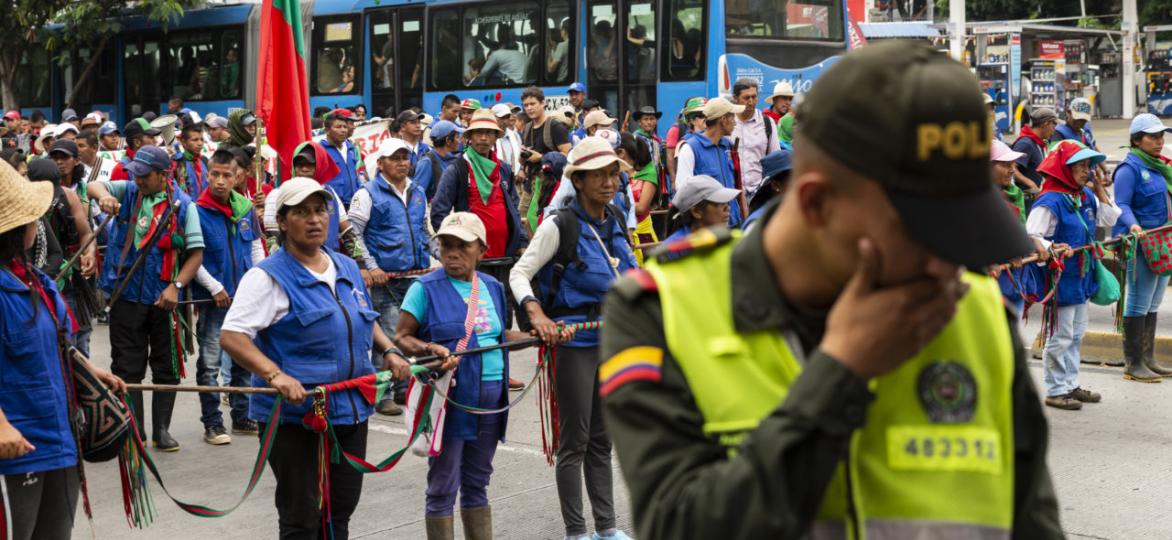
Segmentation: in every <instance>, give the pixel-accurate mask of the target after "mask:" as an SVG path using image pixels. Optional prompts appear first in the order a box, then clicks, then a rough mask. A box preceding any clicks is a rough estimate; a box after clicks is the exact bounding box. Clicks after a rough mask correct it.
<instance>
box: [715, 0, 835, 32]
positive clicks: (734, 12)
mask: <svg viewBox="0 0 1172 540" xmlns="http://www.w3.org/2000/svg"><path fill="white" fill-rule="evenodd" d="M842 6H843V2H842V1H841V0H837V1H836V0H727V1H726V4H725V9H726V13H727V15H726V18H725V31H726V33H727V36H728V37H729V38H734V39H735V38H752V39H762V38H764V39H785V40H813V41H842V40H843V38H844V35H843V28H842Z"/></svg>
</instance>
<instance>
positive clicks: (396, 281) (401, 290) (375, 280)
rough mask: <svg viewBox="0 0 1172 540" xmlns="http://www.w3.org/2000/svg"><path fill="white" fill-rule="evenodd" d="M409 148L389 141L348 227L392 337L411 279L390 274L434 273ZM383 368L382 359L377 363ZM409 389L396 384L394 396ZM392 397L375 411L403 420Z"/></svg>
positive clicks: (354, 204)
mask: <svg viewBox="0 0 1172 540" xmlns="http://www.w3.org/2000/svg"><path fill="white" fill-rule="evenodd" d="M411 155H412V151H411V147H410V146H408V145H407V143H406V142H404V141H403V140H401V139H386V140H384V141H383V142H382V144H381V145H379V148H378V154H377V159H378V173H376V174H375V176H374V178H373V179H372V180H371V181H370V182H368V183H367V184H366V185H365V186H363V187H362V189H360V190H358V193H357V194H355V195H354V201H353V202H352V203H351V205H350V212H349V217H350V224H351V225H353V226H354V229H355V230H356V231H357V232H358V234H359V237H360V238H361V241H362V242H363V244H364V247H363V249H362V252H363V254H364V255H363V257H362V259H363V260H362V261H359V262H360V263H361V264H362V266H363V270H362V279H363V281H365V282H366V286H367V287H368V288H369V289H370V292H371V301H372V302H373V303H374V308H375V309H377V310H378V312H379V313H380V314H381V315H382V316H381V317H380V318H379V325H380V326H382V329H383V332H385V333H386V334H387V335H388V336H392V337H393V336H394V335H395V328H396V327H397V326H398V324H399V305H400V304H402V302H403V297H404V296H405V295H406V294H407V288H408V287H410V286H411V283H412V282H414V281H415V280H414V279H412V278H388V277H387V274H392V273H396V272H406V271H408V270H420V269H424V268H429V267H431V256H430V255H429V254H428V251H427V247H428V244H429V242H430V241H431V237H430V236H429V235H428V232H427V196H426V195H425V194H424V193H423V188H421V187H420V186H418V185H416V184H415V183H414V182H412V181H411V178H409V177H408V176H407V171H408V170H409V169H410V168H411ZM374 361H375V362H376V366H375V367H379V365H378V362H380V361H381V360H380V359H375V360H374ZM399 387H401V389H402V391H406V388H407V385H406V384H405V382H404V383H401V384H397V385H396V390H400V388H399ZM391 397H392V396H391V393H390V392H388V393H387V395H386V396H385V398H384V399H383V401H382V402H381V403H379V404H378V406H377V410H378V412H379V413H381V414H385V415H390V416H394V415H399V414H402V413H403V410H402V409H401V408H400V407H399V406H398V405H396V404H395V403H394V401H392V400H391Z"/></svg>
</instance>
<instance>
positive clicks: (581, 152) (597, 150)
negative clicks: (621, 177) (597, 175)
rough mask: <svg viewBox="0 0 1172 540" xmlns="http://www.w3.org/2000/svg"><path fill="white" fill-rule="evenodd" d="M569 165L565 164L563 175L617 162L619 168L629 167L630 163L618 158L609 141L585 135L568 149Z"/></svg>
mask: <svg viewBox="0 0 1172 540" xmlns="http://www.w3.org/2000/svg"><path fill="white" fill-rule="evenodd" d="M568 160H569V162H570V163H569V165H566V172H565V175H566V176H567V177H568V176H572V175H573V174H574V173H575V172H578V171H594V170H598V169H601V168H603V167H606V166H608V165H610V164H611V163H618V164H619V167H620V168H626V169H630V168H631V165H630V164H628V163H627V162H625V161H623V160H622V159H620V158H619V155H618V154H616V153H615V151H614V148H611V147H610V143H609V142H606V139H603V138H602V137H594V136H591V137H586V138H585V139H582V141H581V142H579V143H578V145H577V146H575V147H574V149H573V150H570V155H569V157H568Z"/></svg>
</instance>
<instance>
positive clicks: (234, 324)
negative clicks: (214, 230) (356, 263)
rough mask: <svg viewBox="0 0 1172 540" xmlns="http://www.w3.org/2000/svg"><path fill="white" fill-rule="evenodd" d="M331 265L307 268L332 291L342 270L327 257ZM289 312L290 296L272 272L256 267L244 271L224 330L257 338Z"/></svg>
mask: <svg viewBox="0 0 1172 540" xmlns="http://www.w3.org/2000/svg"><path fill="white" fill-rule="evenodd" d="M326 260H327V261H329V266H328V267H327V268H326V271H325V272H322V273H320V274H319V273H317V272H314V271H313V270H311V269H310V268H308V267H306V268H305V269H306V270H307V271H308V272H309V273H310V274H311V275H313V277H315V278H317V280H318V281H321V282H323V283H325V284H326V285H329V286H330V290H334V287H335V286H336V284H337V281H338V269H337V267H335V266H334V260H333V259H331V258H329V257H327V258H326ZM288 314H289V297H288V296H287V295H286V294H285V291H284V290H283V289H281V285H280V284H278V283H277V280H275V279H273V277H272V276H270V275H269V273H268V272H265V271H264V270H262V269H260V268H252V269H250V270H249V271H247V272H245V273H244V277H243V278H241V279H240V286H239V287H237V288H236V297H235V298H233V300H232V307H230V308H228V314H227V315H226V316H225V317H224V326H223V327H222V329H221V331H223V330H229V331H232V332H239V333H241V334H244V335H246V336H248V337H249V338H250V339H255V338H256V335H257V334H258V333H260V331H261V330H264V329H265V328H268V327H270V326H272V325H274V324H276V323H277V321H279V320H281V319H282V318H284V317H285V315H288Z"/></svg>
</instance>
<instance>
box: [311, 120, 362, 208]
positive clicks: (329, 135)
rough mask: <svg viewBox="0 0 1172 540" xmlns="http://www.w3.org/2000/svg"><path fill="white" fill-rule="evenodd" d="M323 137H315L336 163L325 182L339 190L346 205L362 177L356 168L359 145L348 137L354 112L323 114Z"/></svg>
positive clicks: (358, 157)
mask: <svg viewBox="0 0 1172 540" xmlns="http://www.w3.org/2000/svg"><path fill="white" fill-rule="evenodd" d="M325 132H326V135H325V137H322V138H321V139H318V141H317V142H318V144H321V145H322V147H323V148H325V149H326V153H328V154H329V155H330V159H333V160H334V163H335V164H336V165H337V166H338V170H339V172H338V175H337V176H335V177H333V178H331V179H329V180H327V181H326V185H327V186H329V187H330V188H332V189H333V190H334V192H335V193H337V194H338V197H339V198H341V199H342V203H343V204H345V205H347V206H346V208H349V204H350V199H352V198H354V193H355V192H357V191H358V188H360V187H362V184H363V181H362V178H361V177H359V174H358V170H359V167H360V166H361V165H362V156H361V155H359V152H358V147H357V146H355V145H354V143H353V142H351V141H350V135H351V134H353V133H354V113H352V112H350V110H349V109H334V110H332V111H330V112H329V114H327V115H326V125H325Z"/></svg>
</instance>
